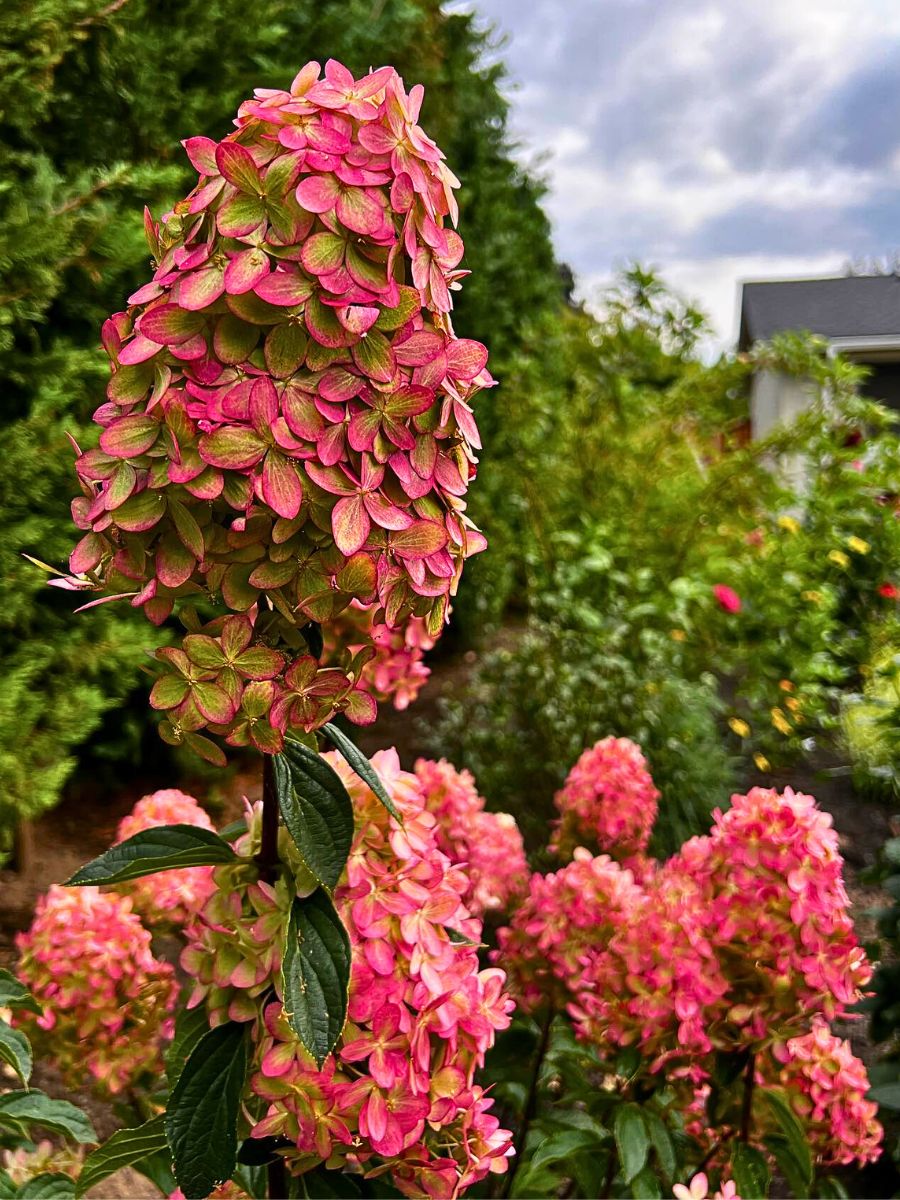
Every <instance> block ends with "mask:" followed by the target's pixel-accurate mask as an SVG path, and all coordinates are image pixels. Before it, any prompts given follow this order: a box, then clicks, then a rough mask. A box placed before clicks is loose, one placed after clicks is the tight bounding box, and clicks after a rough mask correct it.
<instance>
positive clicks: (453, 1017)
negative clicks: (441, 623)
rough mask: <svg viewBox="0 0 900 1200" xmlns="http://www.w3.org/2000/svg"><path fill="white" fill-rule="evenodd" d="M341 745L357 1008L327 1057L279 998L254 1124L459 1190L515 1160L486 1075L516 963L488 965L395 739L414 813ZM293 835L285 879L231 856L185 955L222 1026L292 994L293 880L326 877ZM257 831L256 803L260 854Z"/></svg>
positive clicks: (306, 1148)
mask: <svg viewBox="0 0 900 1200" xmlns="http://www.w3.org/2000/svg"><path fill="white" fill-rule="evenodd" d="M327 757H328V759H329V761H330V762H331V764H332V766H333V767H334V768H335V770H337V771H338V772H339V774H340V775H341V777H342V778H343V780H344V783H345V785H346V786H347V789H348V791H349V792H350V794H351V797H352V800H353V805H354V811H355V818H356V833H355V836H354V840H353V844H352V847H351V851H350V856H349V860H348V863H347V868H346V872H345V874H344V877H343V879H342V880H341V882H340V884H339V885H338V887H337V889H336V891H335V904H336V906H337V908H338V911H339V912H340V914H341V918H342V920H343V921H344V924H345V925H346V927H347V929H348V932H349V934H350V939H351V943H352V947H353V961H352V970H351V979H350V1000H349V1011H348V1020H347V1024H346V1027H345V1029H344V1031H343V1034H342V1035H341V1039H340V1041H339V1042H338V1045H337V1047H336V1049H335V1052H334V1053H333V1054H332V1055H330V1056H329V1058H328V1059H327V1060H326V1062H325V1064H324V1066H323V1068H322V1069H321V1070H319V1069H318V1068H317V1067H316V1065H315V1063H314V1062H313V1060H312V1059H311V1058H310V1057H309V1055H308V1054H307V1053H306V1051H305V1050H304V1048H303V1047H302V1045H301V1044H300V1042H299V1041H298V1039H297V1037H296V1035H295V1034H294V1033H293V1031H292V1030H291V1028H290V1026H289V1025H288V1023H287V1021H286V1019H285V1017H284V1014H283V1009H282V1005H281V1003H280V1002H279V1001H276V1002H273V1003H272V1004H270V1005H269V1006H268V1008H267V1009H266V1012H265V1025H264V1029H263V1030H262V1032H261V1040H260V1042H259V1044H258V1046H257V1048H256V1053H255V1056H254V1058H255V1062H256V1063H257V1064H258V1065H257V1069H256V1070H255V1072H254V1073H253V1075H252V1078H251V1087H252V1089H253V1091H254V1092H255V1094H256V1095H257V1096H258V1097H259V1098H260V1099H262V1100H263V1101H265V1102H266V1105H267V1107H266V1111H265V1115H264V1116H263V1117H262V1119H261V1120H260V1122H259V1123H258V1124H257V1125H256V1127H255V1128H254V1130H253V1135H254V1136H255V1137H265V1136H268V1135H279V1136H283V1137H286V1138H288V1140H289V1141H290V1142H292V1143H293V1145H294V1146H295V1147H296V1152H295V1153H293V1154H288V1162H289V1165H290V1164H291V1163H292V1162H296V1164H297V1166H298V1168H299V1167H302V1166H306V1167H308V1166H309V1165H310V1163H311V1162H315V1160H316V1159H321V1160H327V1161H328V1162H329V1164H330V1165H331V1166H334V1167H337V1166H339V1165H340V1164H341V1162H342V1161H343V1160H346V1161H347V1162H348V1163H351V1164H353V1166H354V1168H355V1169H356V1168H359V1167H362V1168H363V1169H364V1170H365V1171H371V1172H372V1173H375V1174H377V1173H380V1172H381V1171H383V1170H385V1169H388V1170H390V1172H391V1174H392V1176H393V1179H394V1182H395V1183H396V1185H397V1186H398V1187H399V1188H400V1189H401V1190H402V1191H403V1192H404V1193H405V1194H407V1195H410V1196H423V1195H426V1194H427V1195H430V1196H434V1197H436V1198H437V1197H448V1198H449V1197H452V1196H455V1195H458V1194H459V1193H460V1192H461V1191H462V1190H463V1189H464V1188H466V1187H468V1186H469V1185H470V1184H471V1183H473V1182H475V1181H476V1180H478V1179H481V1178H483V1177H484V1176H485V1175H487V1174H488V1173H489V1172H492V1171H503V1170H505V1169H506V1161H507V1158H508V1156H509V1154H510V1153H511V1135H510V1134H509V1132H508V1131H506V1130H503V1129H501V1128H500V1124H499V1122H498V1120H497V1118H496V1117H495V1116H493V1114H492V1113H491V1112H490V1108H491V1104H492V1101H491V1100H490V1099H489V1098H488V1097H486V1096H485V1095H484V1092H483V1090H482V1089H481V1088H480V1087H479V1086H478V1085H477V1084H476V1083H475V1081H474V1075H475V1071H476V1069H477V1068H478V1067H479V1066H481V1065H482V1063H483V1061H484V1055H485V1053H486V1051H487V1050H488V1049H489V1048H490V1047H491V1045H492V1044H493V1041H494V1037H495V1034H496V1031H497V1030H500V1029H504V1028H506V1027H507V1025H508V1024H509V1020H510V1012H511V1009H512V1001H511V1000H510V999H509V997H508V996H507V995H506V994H505V992H504V981H505V976H504V974H503V972H502V971H500V970H498V969H497V968H494V967H490V968H487V969H480V967H479V963H478V955H477V946H478V944H479V942H480V939H481V922H480V921H479V920H478V919H477V918H475V917H474V916H473V915H472V914H471V912H470V910H469V909H468V908H467V906H466V905H465V903H464V901H463V899H462V898H463V896H464V895H465V894H466V892H467V890H468V888H469V883H468V880H467V878H466V872H465V869H464V868H462V867H460V866H456V865H454V864H453V863H452V862H451V861H450V860H449V859H448V857H447V856H446V855H444V854H443V853H441V851H440V850H439V848H438V845H437V840H436V829H437V823H436V820H435V817H434V816H433V814H432V813H430V812H429V811H428V810H427V809H426V807H425V802H424V797H423V791H422V788H421V785H420V782H419V780H418V778H417V777H416V776H415V775H412V774H410V773H407V772H405V771H403V770H401V768H400V763H399V759H398V757H397V754H396V751H393V750H391V751H381V752H380V753H378V754H376V755H375V756H374V758H373V760H372V764H373V766H374V768H375V770H376V771H377V772H378V774H379V775H380V777H381V779H382V781H383V782H384V784H385V786H386V787H387V789H388V791H389V792H390V794H391V797H392V799H393V802H394V804H395V805H396V807H397V808H398V810H399V811H400V813H401V814H402V817H403V824H402V825H401V824H399V823H398V822H396V821H395V820H394V819H393V818H392V817H390V816H389V815H388V813H387V811H386V810H385V809H384V807H383V806H382V805H381V804H380V803H379V801H378V800H377V799H376V797H375V796H374V795H373V794H372V793H371V792H370V791H369V789H368V788H367V787H366V786H365V785H364V784H363V783H362V782H361V781H360V780H359V778H358V777H357V776H356V775H355V774H354V773H353V772H352V771H351V770H350V768H349V767H348V766H347V765H346V763H345V762H344V760H343V759H341V758H339V757H338V756H337V755H329V756H327ZM281 834H282V835H284V836H285V839H286V840H285V841H284V842H283V843H281V842H280V843H279V852H280V856H281V859H282V861H283V862H284V863H286V864H287V866H286V867H285V869H283V871H282V872H281V875H280V877H279V878H278V879H277V880H276V882H275V884H274V885H272V886H270V885H268V884H264V883H261V882H259V881H258V878H257V871H256V868H255V864H253V863H252V862H248V863H239V864H232V865H230V866H226V867H217V868H216V870H215V873H214V879H215V881H216V884H217V888H218V890H217V892H216V893H215V894H214V895H213V896H212V897H211V898H210V900H209V901H207V903H206V905H205V906H204V908H203V909H202V910H201V912H200V913H199V914H198V916H197V918H196V920H195V921H194V922H193V923H192V924H191V925H190V926H189V928H188V930H187V937H188V946H187V948H186V950H185V951H184V953H183V955H182V960H181V961H182V966H183V967H184V968H185V970H186V971H187V972H188V973H189V974H190V975H192V976H193V977H194V980H195V988H194V992H193V995H192V997H191V1000H190V1003H191V1004H196V1003H200V1002H201V1001H205V1003H206V1004H207V1007H208V1010H209V1012H210V1016H211V1020H212V1021H213V1023H217V1022H219V1021H221V1020H223V1019H225V1018H226V1017H230V1018H232V1019H237V1020H251V1019H252V1018H253V1016H254V1015H255V1014H256V1013H257V1012H258V1004H259V997H260V995H262V994H263V993H264V992H266V991H268V990H269V989H270V988H272V987H274V989H275V992H276V995H277V994H278V993H279V990H280V986H281V983H280V978H279V966H280V960H281V953H282V946H281V937H282V936H283V930H284V925H285V920H286V913H287V908H288V907H289V905H290V903H291V899H292V897H293V894H294V891H295V890H296V891H297V892H298V894H300V895H303V894H304V891H305V892H309V891H312V890H313V888H314V887H315V880H313V879H312V878H311V877H310V876H309V875H308V873H305V869H304V868H303V866H302V864H301V863H299V861H292V860H291V847H290V844H289V839H287V838H286V831H285V830H282V831H281ZM259 837H260V813H259V811H258V807H257V809H256V810H251V811H250V812H249V814H248V832H247V833H246V834H245V835H244V837H242V838H241V839H239V841H238V842H236V843H235V849H236V850H237V852H238V853H239V854H240V855H242V856H249V855H252V854H253V853H254V852H255V850H256V849H258V845H259ZM294 855H295V858H296V852H294ZM448 930H453V931H455V932H456V933H457V934H459V935H460V937H461V939H462V940H454V938H452V937H451V936H450V933H449V932H448ZM232 931H236V933H235V932H232Z"/></svg>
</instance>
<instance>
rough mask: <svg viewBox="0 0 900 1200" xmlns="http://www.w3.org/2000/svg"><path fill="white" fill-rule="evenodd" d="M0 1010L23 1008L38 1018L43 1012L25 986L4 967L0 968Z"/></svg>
mask: <svg viewBox="0 0 900 1200" xmlns="http://www.w3.org/2000/svg"><path fill="white" fill-rule="evenodd" d="M0 1008H24V1009H27V1010H28V1012H33V1013H37V1014H38V1016H40V1014H41V1013H42V1012H43V1009H42V1008H41V1006H40V1005H39V1004H38V1002H37V1001H36V1000H35V998H34V996H32V994H31V992H29V990H28V988H27V987H26V986H25V984H24V983H22V982H21V981H20V980H18V979H16V977H15V975H13V973H12V971H7V970H6V968H5V967H0Z"/></svg>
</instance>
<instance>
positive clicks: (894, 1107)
mask: <svg viewBox="0 0 900 1200" xmlns="http://www.w3.org/2000/svg"><path fill="white" fill-rule="evenodd" d="M868 1099H869V1100H874V1101H875V1103H876V1104H877V1105H878V1106H879V1107H880V1108H889V1109H890V1110H891V1111H892V1112H898V1111H900V1083H882V1084H879V1086H878V1087H873V1088H870V1089H869V1094H868Z"/></svg>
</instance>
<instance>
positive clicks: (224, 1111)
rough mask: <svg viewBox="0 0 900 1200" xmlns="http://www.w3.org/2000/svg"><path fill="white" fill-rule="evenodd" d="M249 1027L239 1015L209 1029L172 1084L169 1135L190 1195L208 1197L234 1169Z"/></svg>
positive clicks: (191, 1197)
mask: <svg viewBox="0 0 900 1200" xmlns="http://www.w3.org/2000/svg"><path fill="white" fill-rule="evenodd" d="M248 1029H249V1026H247V1025H244V1024H240V1023H239V1022H237V1021H228V1022H227V1023H226V1024H225V1025H218V1026H217V1027H216V1028H215V1029H210V1030H209V1032H208V1033H206V1034H204V1036H203V1037H202V1038H201V1039H200V1041H199V1042H198V1043H197V1045H196V1046H195V1048H194V1051H193V1053H192V1054H191V1056H190V1058H189V1059H188V1060H187V1062H186V1063H185V1066H184V1070H183V1071H182V1072H181V1075H180V1076H179V1079H178V1082H177V1083H176V1084H175V1087H174V1088H173V1089H172V1094H171V1096H170V1098H169V1107H168V1111H167V1112H166V1114H165V1127H166V1138H167V1139H168V1143H169V1148H170V1150H171V1151H172V1162H173V1166H174V1169H175V1178H176V1179H177V1181H178V1186H179V1187H180V1188H181V1190H182V1191H183V1192H184V1194H185V1196H186V1198H187V1200H203V1198H204V1197H206V1196H208V1195H209V1193H210V1192H211V1191H212V1190H213V1188H215V1187H216V1186H217V1185H218V1184H220V1183H224V1181H225V1180H226V1179H230V1178H231V1175H232V1173H233V1171H234V1168H235V1163H236V1162H237V1123H238V1116H239V1114H240V1107H241V1093H242V1092H243V1090H244V1082H245V1080H246V1077H247V1032H248Z"/></svg>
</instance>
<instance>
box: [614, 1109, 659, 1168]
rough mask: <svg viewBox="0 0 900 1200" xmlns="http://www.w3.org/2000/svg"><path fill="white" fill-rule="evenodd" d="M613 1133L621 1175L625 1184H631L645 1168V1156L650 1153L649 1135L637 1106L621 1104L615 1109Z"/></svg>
mask: <svg viewBox="0 0 900 1200" xmlns="http://www.w3.org/2000/svg"><path fill="white" fill-rule="evenodd" d="M613 1133H614V1134H615V1138H616V1149H617V1150H618V1152H619V1162H620V1163H621V1164H622V1174H623V1176H624V1177H625V1182H626V1183H631V1181H632V1180H633V1179H634V1178H635V1176H636V1175H638V1174H639V1173H640V1172H641V1171H642V1170H643V1169H644V1167H645V1166H646V1164H647V1155H648V1154H649V1152H650V1135H649V1134H648V1133H647V1126H646V1125H645V1123H644V1116H643V1113H642V1112H641V1110H640V1108H639V1106H638V1105H637V1104H630V1103H629V1104H621V1105H620V1106H619V1107H618V1108H617V1109H616V1118H615V1122H614V1124H613Z"/></svg>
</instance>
